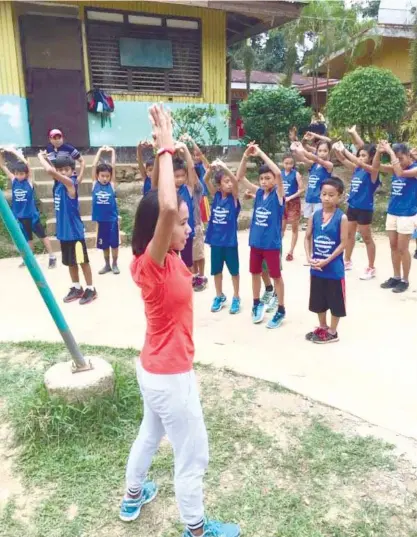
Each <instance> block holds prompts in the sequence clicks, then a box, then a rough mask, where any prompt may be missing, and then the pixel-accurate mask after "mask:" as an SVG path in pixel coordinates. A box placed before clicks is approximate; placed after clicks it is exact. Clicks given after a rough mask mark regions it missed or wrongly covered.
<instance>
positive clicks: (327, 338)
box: [311, 330, 339, 345]
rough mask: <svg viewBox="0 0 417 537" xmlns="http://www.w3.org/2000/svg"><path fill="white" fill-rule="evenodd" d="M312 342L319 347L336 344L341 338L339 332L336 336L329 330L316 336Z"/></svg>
mask: <svg viewBox="0 0 417 537" xmlns="http://www.w3.org/2000/svg"><path fill="white" fill-rule="evenodd" d="M311 341H312V342H313V343H317V344H319V345H324V344H326V343H336V342H337V341H339V337H338V335H337V332H336V334H331V333H330V332H329V331H328V330H322V331H321V332H320V333H319V334H317V335H314V336H313V338H312V340H311Z"/></svg>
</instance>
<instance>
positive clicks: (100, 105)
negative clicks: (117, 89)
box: [87, 89, 114, 128]
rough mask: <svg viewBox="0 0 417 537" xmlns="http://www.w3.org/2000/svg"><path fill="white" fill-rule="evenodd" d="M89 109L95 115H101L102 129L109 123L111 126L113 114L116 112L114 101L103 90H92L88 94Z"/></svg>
mask: <svg viewBox="0 0 417 537" xmlns="http://www.w3.org/2000/svg"><path fill="white" fill-rule="evenodd" d="M87 108H88V111H89V112H91V113H93V114H100V116H101V127H102V128H103V127H104V126H105V124H106V123H107V122H108V123H109V124H110V125H111V113H112V112H114V101H113V98H112V97H111V96H110V95H107V93H105V92H104V91H103V90H100V89H92V90H90V91H89V92H88V93H87Z"/></svg>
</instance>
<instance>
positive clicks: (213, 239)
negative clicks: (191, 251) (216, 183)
mask: <svg viewBox="0 0 417 537" xmlns="http://www.w3.org/2000/svg"><path fill="white" fill-rule="evenodd" d="M239 213H240V203H239V200H238V202H237V206H236V204H235V198H234V197H233V194H228V195H227V196H226V197H225V198H223V196H222V195H221V193H220V192H216V193H215V195H214V198H213V203H212V205H211V214H210V220H209V223H208V226H207V233H206V241H205V242H206V243H207V244H210V245H211V246H224V247H236V246H237V218H238V216H239Z"/></svg>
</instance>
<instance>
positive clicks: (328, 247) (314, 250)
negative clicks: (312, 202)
mask: <svg viewBox="0 0 417 537" xmlns="http://www.w3.org/2000/svg"><path fill="white" fill-rule="evenodd" d="M343 190H344V186H343V182H342V181H341V180H340V179H339V178H338V177H330V178H328V179H326V180H325V181H324V182H323V184H322V185H321V193H320V199H321V203H322V205H323V208H322V209H319V210H317V211H316V212H315V213H314V214H313V215H312V216H311V217H310V218H309V221H308V226H307V231H306V235H305V239H304V246H305V251H306V255H307V259H308V263H309V264H310V265H311V271H310V272H311V275H310V306H309V309H310V311H312V312H314V313H317V315H318V318H319V326H318V328H316V330H314V331H313V332H309V333H308V334H307V335H306V339H307V340H308V341H312V342H313V343H333V342H336V341H339V338H338V335H337V327H338V325H339V321H340V318H341V317H345V316H346V306H345V267H344V263H343V251H344V249H345V247H346V243H347V234H348V222H347V218H346V215H345V214H343V212H342V211H341V209H339V207H338V205H339V203H340V202H341V199H342V194H343ZM328 310H330V313H331V318H330V325H329V324H328V323H327V311H328Z"/></svg>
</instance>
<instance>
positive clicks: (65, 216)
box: [38, 151, 97, 305]
mask: <svg viewBox="0 0 417 537" xmlns="http://www.w3.org/2000/svg"><path fill="white" fill-rule="evenodd" d="M38 157H39V161H40V163H41V165H42V166H43V167H44V169H45V170H46V171H47V172H48V174H49V175H51V176H52V177H53V178H54V179H55V181H56V186H55V189H54V202H55V217H56V236H57V239H58V240H59V241H60V243H61V252H62V264H63V265H65V266H67V267H68V269H69V273H70V277H71V281H72V285H71V288H70V290H69V293H68V294H67V296H66V297H65V298H64V302H73V301H74V300H79V301H80V304H81V305H83V304H89V303H90V302H93V300H95V299H96V298H97V291H96V290H95V288H94V286H93V276H92V274H91V267H90V263H89V260H88V254H87V246H86V243H85V237H84V225H83V223H82V220H81V216H80V209H79V202H78V183H77V177H76V175H75V174H74V171H75V161H74V160H73V159H72V158H71V157H62V158H60V159H57V160H56V161H55V164H54V166H55V167H53V166H52V165H51V164H50V163H49V162H48V161H47V159H46V157H47V154H46V151H41V152H40V153H39V155H38ZM78 265H80V266H81V270H82V271H83V274H84V279H85V282H86V284H87V286H86V288H85V290H83V288H82V287H81V285H80V276H79V270H78Z"/></svg>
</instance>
